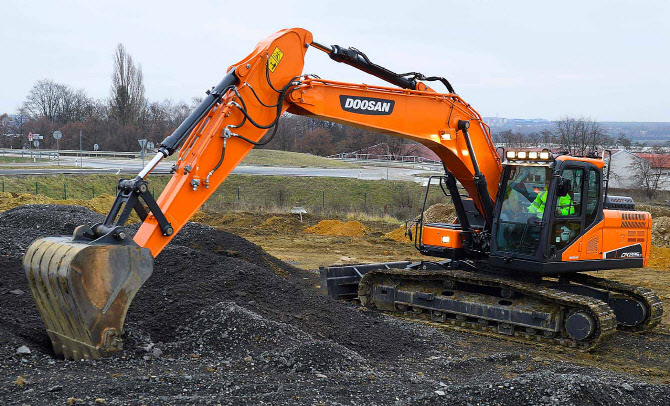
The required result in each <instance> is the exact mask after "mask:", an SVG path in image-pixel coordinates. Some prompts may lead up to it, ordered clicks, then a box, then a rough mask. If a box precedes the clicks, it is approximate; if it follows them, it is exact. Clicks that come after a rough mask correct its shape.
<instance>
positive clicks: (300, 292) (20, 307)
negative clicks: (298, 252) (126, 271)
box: [0, 205, 425, 357]
mask: <svg viewBox="0 0 670 406" xmlns="http://www.w3.org/2000/svg"><path fill="white" fill-rule="evenodd" d="M101 220H102V216H101V215H100V214H97V213H95V212H93V211H91V210H88V209H86V208H82V207H73V206H58V205H32V206H22V207H18V208H15V209H12V210H8V211H6V212H3V213H0V236H1V237H0V252H2V255H1V256H0V272H2V277H1V278H0V295H3V294H6V295H3V299H2V300H3V306H1V307H0V337H1V336H13V337H15V338H20V339H22V340H27V341H28V342H30V343H31V344H33V345H36V346H37V347H38V348H40V349H41V350H42V351H44V352H46V353H48V352H49V350H48V345H47V341H46V333H45V332H44V330H43V325H42V322H41V320H40V318H39V314H38V313H37V309H36V308H35V305H34V303H33V301H32V297H31V296H30V292H29V291H28V288H27V286H26V281H25V275H24V273H23V269H22V267H21V258H22V256H23V254H24V252H25V250H26V249H27V247H28V245H29V244H30V243H31V242H32V240H34V239H35V238H38V237H43V236H50V235H62V234H69V233H71V232H72V230H73V229H74V227H75V226H76V225H79V224H86V223H94V222H98V221H101ZM136 228H137V226H136V225H135V226H132V227H129V229H130V230H131V231H132V230H133V229H136ZM278 274H281V275H285V276H279V275H278ZM287 276H288V277H287ZM316 279H317V278H316V275H314V274H311V273H307V272H306V271H302V270H299V269H297V268H295V267H293V266H291V265H289V264H286V263H284V262H283V261H281V260H279V259H277V258H274V257H272V256H271V255H269V254H267V253H266V252H265V251H263V250H262V249H261V248H260V247H258V246H257V245H255V244H252V243H250V242H249V241H247V240H245V239H244V238H241V237H238V236H236V235H233V234H230V233H227V232H224V231H217V230H215V229H213V228H211V227H208V226H203V225H200V224H195V223H188V224H187V225H186V226H185V227H184V229H182V231H181V232H180V233H179V234H178V235H177V236H176V237H175V238H174V239H173V240H172V242H171V243H170V245H168V247H166V249H165V250H164V251H163V252H162V253H161V254H160V255H159V256H158V257H157V258H156V260H155V262H154V273H153V275H152V276H151V277H150V278H149V280H148V281H147V282H146V283H145V285H144V286H143V287H142V289H141V290H140V292H139V293H138V295H137V296H136V298H135V300H134V301H133V302H132V304H131V306H130V310H129V312H128V316H127V319H126V323H127V329H128V330H129V331H130V332H131V333H132V332H135V333H137V334H138V335H140V336H144V335H145V333H146V334H148V335H149V336H150V337H151V340H152V341H153V342H163V343H169V342H175V341H179V340H180V338H179V337H180V336H179V333H180V331H182V330H181V329H183V328H193V327H192V326H190V325H189V323H196V324H197V318H198V317H199V314H200V312H202V311H203V310H204V309H206V308H209V307H211V306H214V305H216V304H217V303H219V302H222V301H232V302H235V303H237V304H240V305H243V306H244V307H246V308H248V309H250V310H252V311H254V312H255V313H258V314H260V315H262V316H263V317H265V318H267V319H269V320H274V321H276V322H281V323H289V324H291V325H292V326H294V327H295V328H298V329H300V330H301V331H303V332H304V333H305V334H308V335H310V336H312V337H316V338H319V339H330V340H333V341H335V342H339V343H340V344H342V345H345V346H347V347H350V348H351V349H353V350H354V351H360V352H362V353H365V354H367V355H368V356H376V357H382V356H398V355H399V354H401V353H405V352H407V351H413V350H408V349H412V348H413V349H414V350H423V349H425V344H420V343H417V344H414V343H413V337H412V334H411V333H408V332H404V331H399V330H397V329H394V328H393V327H392V326H388V325H385V324H383V323H380V318H382V317H383V316H382V315H380V314H377V313H369V312H360V311H358V310H356V308H355V307H353V306H351V305H349V304H347V303H344V302H340V301H335V300H331V299H329V298H327V297H325V296H323V295H322V294H321V293H320V292H319V291H318V290H317V289H315V288H314V286H313V284H315V283H316ZM16 289H21V290H22V291H23V292H24V293H23V294H8V293H7V292H10V291H12V290H16ZM167 315H169V317H165V316H167ZM372 326H375V328H374V329H370V327H372Z"/></svg>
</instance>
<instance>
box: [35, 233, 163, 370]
mask: <svg viewBox="0 0 670 406" xmlns="http://www.w3.org/2000/svg"><path fill="white" fill-rule="evenodd" d="M23 268H24V270H25V272H26V277H27V279H28V284H29V285H30V290H31V292H32V294H33V297H34V298H35V302H36V303H37V308H38V309H39V312H40V314H41V315H42V320H43V321H44V324H45V325H46V329H47V332H48V334H49V338H50V339H51V343H52V345H53V349H54V352H55V354H56V355H57V356H62V357H64V358H66V359H94V358H100V357H105V356H109V355H111V354H113V353H114V352H117V351H119V350H121V349H122V347H123V340H122V332H123V322H124V320H125V318H126V312H127V311H128V307H129V306H130V302H131V301H132V300H133V298H134V297H135V294H136V293H137V291H138V290H139V289H140V287H141V286H142V285H143V284H144V282H145V281H146V280H147V279H148V278H149V276H150V275H151V272H152V270H153V257H152V256H151V252H150V251H149V250H148V249H146V248H142V247H138V246H136V245H108V244H97V245H96V244H86V243H81V242H75V241H73V239H72V237H47V238H41V239H38V240H35V241H34V242H33V243H32V244H31V245H30V247H29V248H28V251H27V252H26V254H25V256H24V258H23Z"/></svg>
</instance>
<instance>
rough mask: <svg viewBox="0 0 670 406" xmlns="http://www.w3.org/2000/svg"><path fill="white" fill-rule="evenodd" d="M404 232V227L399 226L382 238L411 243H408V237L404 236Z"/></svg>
mask: <svg viewBox="0 0 670 406" xmlns="http://www.w3.org/2000/svg"><path fill="white" fill-rule="evenodd" d="M405 231H406V230H405V226H400V227H398V228H396V229H395V230H393V231H391V232H390V233H386V234H384V237H386V238H389V239H391V240H393V241H398V242H407V243H411V242H412V241H410V239H409V237H408V236H406V235H405Z"/></svg>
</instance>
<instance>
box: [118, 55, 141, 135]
mask: <svg viewBox="0 0 670 406" xmlns="http://www.w3.org/2000/svg"><path fill="white" fill-rule="evenodd" d="M145 105H146V100H145V98H144V80H143V77H142V67H141V66H140V67H136V66H135V63H134V62H133V58H132V57H131V56H130V55H129V54H128V53H127V52H126V48H125V47H124V46H123V44H119V45H118V46H117V47H116V52H115V54H114V72H113V73H112V90H111V107H112V115H113V116H114V117H116V118H117V119H118V120H119V121H120V122H121V124H134V123H136V122H137V121H138V120H139V119H140V117H141V115H142V113H143V111H144V107H145Z"/></svg>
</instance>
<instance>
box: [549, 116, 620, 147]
mask: <svg viewBox="0 0 670 406" xmlns="http://www.w3.org/2000/svg"><path fill="white" fill-rule="evenodd" d="M556 132H557V135H558V144H559V145H560V146H561V148H564V149H565V150H567V151H568V153H570V154H572V155H576V156H585V155H586V154H587V152H596V151H597V150H598V149H599V148H602V147H603V146H605V145H607V144H609V143H610V137H609V136H608V135H607V133H606V132H605V130H604V129H603V128H602V127H601V126H600V125H599V124H598V123H597V122H596V121H594V120H591V119H587V118H584V117H582V118H579V119H575V118H573V117H564V118H562V119H561V120H558V121H557V122H556Z"/></svg>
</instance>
